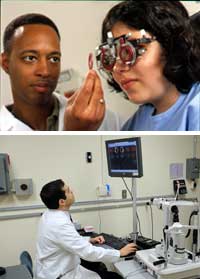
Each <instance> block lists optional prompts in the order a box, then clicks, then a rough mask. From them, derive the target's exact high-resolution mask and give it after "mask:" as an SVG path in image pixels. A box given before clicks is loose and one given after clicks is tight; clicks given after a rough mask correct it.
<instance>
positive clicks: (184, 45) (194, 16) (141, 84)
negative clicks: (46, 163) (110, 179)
mask: <svg viewBox="0 0 200 279" xmlns="http://www.w3.org/2000/svg"><path fill="white" fill-rule="evenodd" d="M199 38H200V1H132V0H129V1H14V0H13V1H12V0H10V1H8V0H7V1H5V0H4V1H1V55H0V65H1V70H0V71H1V87H0V96H1V98H0V132H1V131H3V132H9V131H11V132H15V131H24V132H25V131H99V132H100V131H172V132H173V131H200V39H199Z"/></svg>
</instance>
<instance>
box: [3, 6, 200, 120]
mask: <svg viewBox="0 0 200 279" xmlns="http://www.w3.org/2000/svg"><path fill="white" fill-rule="evenodd" d="M182 2H183V3H184V5H185V6H186V8H187V9H188V11H189V12H190V14H193V13H194V12H196V11H197V10H199V9H200V4H199V3H198V1H182ZM115 4H116V1H1V34H3V30H4V29H5V27H6V25H7V24H8V23H9V22H10V21H11V20H12V19H14V18H15V17H17V16H19V15H21V14H24V13H30V12H39V13H44V14H46V15H47V16H49V17H50V18H52V19H53V20H54V21H55V23H56V24H57V25H58V28H59V30H60V33H61V38H62V41H61V45H62V54H63V56H62V70H65V69H68V68H71V67H72V68H74V69H75V70H77V71H78V72H79V73H80V75H81V76H83V77H84V76H85V74H86V72H87V68H88V66H87V57H88V53H89V52H91V51H94V49H95V47H96V46H97V45H98V44H99V42H100V30H101V23H102V20H103V18H104V16H105V14H106V13H107V11H108V10H109V9H110V8H111V7H112V6H113V5H115ZM1 42H2V36H1ZM102 82H103V86H104V92H105V98H106V101H107V106H108V107H109V108H110V109H111V110H114V111H116V112H120V114H121V115H122V116H123V117H124V118H125V119H127V118H128V117H129V116H130V115H132V113H133V112H134V111H135V110H136V109H137V106H136V105H134V104H131V103H130V102H128V101H127V100H124V99H123V98H122V97H121V96H118V95H115V94H114V93H110V92H109V90H108V87H107V85H106V84H105V81H104V80H103V79H102ZM11 102H12V97H11V90H10V85H9V79H8V76H7V75H6V74H5V73H4V72H3V71H1V104H8V103H11Z"/></svg>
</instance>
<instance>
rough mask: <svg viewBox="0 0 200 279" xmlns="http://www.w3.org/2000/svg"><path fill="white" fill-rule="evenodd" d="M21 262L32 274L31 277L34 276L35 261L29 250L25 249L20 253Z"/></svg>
mask: <svg viewBox="0 0 200 279" xmlns="http://www.w3.org/2000/svg"><path fill="white" fill-rule="evenodd" d="M20 263H21V264H22V265H25V266H26V268H27V269H28V271H29V272H30V274H31V277H32V278H33V262H32V259H31V256H30V254H29V253H28V252H27V251H23V252H22V253H21V255H20Z"/></svg>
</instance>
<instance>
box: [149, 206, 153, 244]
mask: <svg viewBox="0 0 200 279" xmlns="http://www.w3.org/2000/svg"><path fill="white" fill-rule="evenodd" d="M149 206H150V210H151V238H152V239H153V210H152V206H151V204H149Z"/></svg>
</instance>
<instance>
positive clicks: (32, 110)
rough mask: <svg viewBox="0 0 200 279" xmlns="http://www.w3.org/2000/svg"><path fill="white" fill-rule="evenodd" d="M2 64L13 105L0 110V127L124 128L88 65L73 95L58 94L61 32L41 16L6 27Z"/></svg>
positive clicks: (1, 57)
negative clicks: (7, 79) (80, 83)
mask: <svg viewBox="0 0 200 279" xmlns="http://www.w3.org/2000/svg"><path fill="white" fill-rule="evenodd" d="M3 46H4V51H3V53H2V54H1V55H0V62H1V63H0V64H1V66H2V68H3V70H4V71H5V72H6V73H7V74H8V75H9V78H10V83H11V89H12V95H13V104H10V105H8V106H3V107H2V108H1V109H0V131H32V130H39V131H59V130H60V131H62V130H64V131H73V130H81V131H88V130H98V129H100V130H120V127H121V124H122V123H120V122H119V121H120V119H119V117H118V116H117V114H114V113H111V112H108V111H106V109H105V102H104V97H103V90H102V86H101V81H100V78H99V76H98V75H97V73H96V71H94V70H92V69H90V70H89V72H88V74H87V76H86V78H85V81H84V82H83V85H82V86H81V88H80V89H78V90H77V91H76V92H75V93H74V94H73V96H72V97H71V98H69V99H68V100H66V98H65V97H63V96H58V95H56V94H55V92H54V90H55V88H56V86H57V82H58V78H59V74H60V65H61V50H60V34H59V31H58V28H57V27H56V25H55V23H54V22H53V21H52V20H51V19H50V18H48V17H46V16H44V15H41V14H25V15H22V16H19V17H17V18H16V19H14V20H13V21H12V22H11V23H9V24H8V26H7V27H6V29H5V32H4V37H3Z"/></svg>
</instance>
